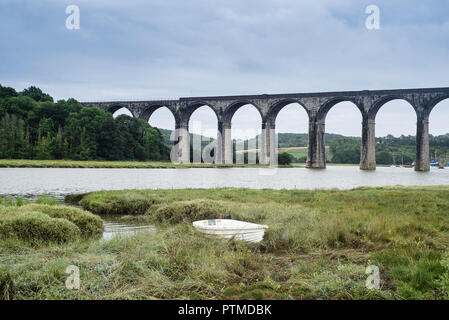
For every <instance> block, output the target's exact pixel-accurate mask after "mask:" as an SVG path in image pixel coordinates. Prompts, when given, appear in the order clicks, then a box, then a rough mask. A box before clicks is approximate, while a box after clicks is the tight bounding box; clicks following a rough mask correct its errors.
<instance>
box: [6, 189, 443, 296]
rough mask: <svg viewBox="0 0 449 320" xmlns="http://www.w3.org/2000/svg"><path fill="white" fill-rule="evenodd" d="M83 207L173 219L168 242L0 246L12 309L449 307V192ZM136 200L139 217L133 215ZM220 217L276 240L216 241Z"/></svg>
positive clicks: (216, 194)
mask: <svg viewBox="0 0 449 320" xmlns="http://www.w3.org/2000/svg"><path fill="white" fill-rule="evenodd" d="M79 198H80V199H81V201H80V203H81V204H83V206H85V207H87V206H94V207H95V208H96V210H97V212H107V211H108V210H112V212H115V213H119V212H121V210H124V211H126V212H128V213H129V215H128V216H127V217H125V218H123V219H128V220H130V221H132V220H133V219H135V220H140V221H143V220H145V219H155V216H152V215H153V214H154V212H157V210H159V209H160V208H164V209H163V210H161V212H160V215H157V219H156V220H159V221H160V222H161V223H159V226H158V232H156V233H141V234H137V235H135V236H131V237H126V238H114V239H112V240H110V241H93V240H76V241H72V242H68V243H63V244H58V245H57V244H49V245H47V246H39V247H36V248H30V247H28V246H26V245H24V244H23V243H21V242H20V241H19V240H12V239H7V240H3V241H0V250H1V252H2V254H1V255H0V271H1V273H0V274H1V276H0V294H2V295H3V297H6V298H16V299H29V298H34V299H36V298H58V299H68V298H75V299H77V298H86V299H117V298H121V299H128V298H129V299H149V298H160V299H174V298H176V299H182V298H189V299H448V298H449V294H448V292H449V248H448V244H449V235H448V234H449V233H448V227H447V226H448V225H449V224H448V223H449V215H448V209H449V188H448V187H431V188H429V187H425V188H421V187H420V188H402V187H391V188H359V189H354V190H349V191H339V190H328V191H324V190H315V191H305V190H292V191H286V190H250V189H207V190H201V189H187V190H145V191H133V190H127V191H122V192H117V191H114V192H97V193H91V194H87V195H83V196H80V197H79ZM117 199H120V201H118V200H117ZM135 199H140V202H139V205H138V206H136V205H135V204H133V203H129V202H132V201H134V200H135ZM155 199H157V201H154V200H155ZM93 204H94V205H93ZM144 207H145V208H146V209H145V211H144V210H143V209H142V208H144ZM132 208H137V210H138V212H139V213H140V214H136V213H137V212H132ZM192 208H193V209H192ZM217 208H220V210H222V211H221V212H224V213H226V214H227V213H228V212H230V215H231V217H232V218H234V219H238V220H245V221H250V222H255V223H263V224H267V225H268V226H269V229H268V230H267V231H266V234H265V237H264V240H263V241H262V242H260V243H257V244H248V243H245V242H241V241H234V240H223V239H210V238H206V237H204V236H203V235H202V234H201V233H199V232H197V231H196V230H195V229H194V228H193V227H192V225H191V223H190V222H191V220H192V219H196V218H197V217H198V216H196V214H197V213H198V212H202V210H203V211H204V212H206V214H205V216H207V217H209V215H210V214H211V212H215V213H216V214H219V211H218V210H217ZM173 213H175V214H174V215H173ZM116 216H117V217H118V218H119V219H122V217H120V216H118V215H116ZM167 218H168V219H167ZM164 219H167V221H164ZM170 220H171V221H170ZM152 221H154V220H152ZM168 221H170V222H172V223H167V222H168ZM69 264H74V265H77V266H78V267H80V270H81V289H80V290H79V291H71V290H67V289H66V288H65V286H64V281H65V279H66V275H65V274H64V270H65V268H66V267H67V265H69ZM373 264H374V265H377V266H378V267H379V268H380V273H381V288H380V289H379V290H370V289H367V288H366V286H365V280H366V278H367V276H368V275H367V274H366V273H365V269H366V267H367V266H369V265H373ZM5 288H6V289H5Z"/></svg>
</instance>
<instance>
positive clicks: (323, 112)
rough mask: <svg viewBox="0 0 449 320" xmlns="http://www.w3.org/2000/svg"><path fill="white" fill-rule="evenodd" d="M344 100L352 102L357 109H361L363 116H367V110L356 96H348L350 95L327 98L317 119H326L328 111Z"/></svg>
mask: <svg viewBox="0 0 449 320" xmlns="http://www.w3.org/2000/svg"><path fill="white" fill-rule="evenodd" d="M342 102H351V103H353V104H354V105H355V106H356V107H357V109H359V110H360V112H361V114H362V118H363V117H364V116H365V110H364V109H363V106H362V105H361V104H360V103H359V102H358V101H357V100H356V99H354V98H348V97H335V98H331V99H329V100H327V101H326V102H325V103H323V104H322V105H321V107H320V109H319V110H318V112H317V116H316V119H317V121H325V120H326V116H327V114H328V112H329V111H330V110H331V109H332V108H333V107H334V106H335V105H337V104H339V103H342Z"/></svg>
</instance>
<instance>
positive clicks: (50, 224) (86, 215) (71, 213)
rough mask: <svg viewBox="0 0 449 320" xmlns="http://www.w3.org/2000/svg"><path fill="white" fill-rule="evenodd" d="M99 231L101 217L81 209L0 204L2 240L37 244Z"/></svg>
mask: <svg viewBox="0 0 449 320" xmlns="http://www.w3.org/2000/svg"><path fill="white" fill-rule="evenodd" d="M102 232H103V224H102V221H101V219H100V218H99V217H97V216H94V215H93V214H91V213H90V212H87V211H84V210H81V209H77V208H71V207H65V206H52V205H46V204H29V205H23V206H0V238H1V239H10V238H13V239H19V240H22V241H25V242H27V243H30V244H33V245H37V244H42V243H50V242H55V243H64V242H68V241H73V240H76V239H80V238H85V239H87V238H90V237H98V236H99V235H101V234H102Z"/></svg>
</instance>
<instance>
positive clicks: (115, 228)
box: [103, 220, 156, 240]
mask: <svg viewBox="0 0 449 320" xmlns="http://www.w3.org/2000/svg"><path fill="white" fill-rule="evenodd" d="M103 226H104V231H103V239H104V240H110V239H112V238H114V237H126V236H130V235H134V234H137V233H140V232H156V228H155V227H154V226H151V225H150V226H138V225H128V224H122V223H116V222H111V221H105V220H103Z"/></svg>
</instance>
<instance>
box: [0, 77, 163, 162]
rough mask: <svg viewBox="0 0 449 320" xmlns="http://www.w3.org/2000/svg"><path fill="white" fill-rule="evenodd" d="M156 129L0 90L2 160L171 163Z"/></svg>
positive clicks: (35, 93)
mask: <svg viewBox="0 0 449 320" xmlns="http://www.w3.org/2000/svg"><path fill="white" fill-rule="evenodd" d="M169 155H170V148H169V147H168V146H167V145H165V144H164V143H163V141H162V136H161V133H160V132H159V130H158V129H156V128H152V127H151V126H150V125H149V124H148V123H147V122H146V121H144V120H139V119H134V118H131V117H129V116H126V115H120V116H118V117H117V118H115V119H114V118H113V117H112V114H110V113H108V112H105V111H102V110H99V109H96V108H86V107H83V106H82V105H81V104H80V103H78V102H77V101H76V100H75V99H69V100H67V101H65V100H60V101H57V102H54V101H53V98H52V97H51V96H49V95H48V94H46V93H43V92H42V90H40V89H38V88H36V87H30V88H28V89H25V90H23V91H21V92H16V90H14V89H13V88H10V87H3V86H1V85H0V158H9V159H72V160H139V161H145V160H169Z"/></svg>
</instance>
